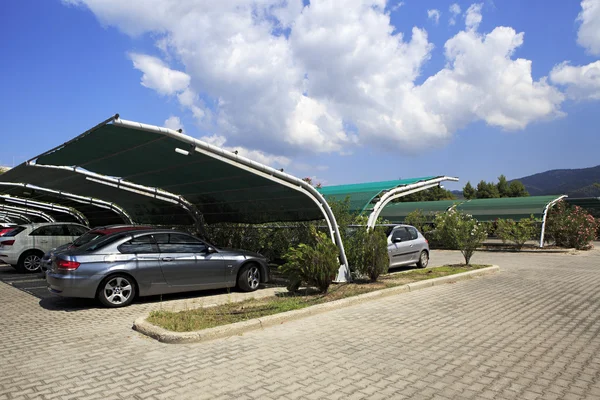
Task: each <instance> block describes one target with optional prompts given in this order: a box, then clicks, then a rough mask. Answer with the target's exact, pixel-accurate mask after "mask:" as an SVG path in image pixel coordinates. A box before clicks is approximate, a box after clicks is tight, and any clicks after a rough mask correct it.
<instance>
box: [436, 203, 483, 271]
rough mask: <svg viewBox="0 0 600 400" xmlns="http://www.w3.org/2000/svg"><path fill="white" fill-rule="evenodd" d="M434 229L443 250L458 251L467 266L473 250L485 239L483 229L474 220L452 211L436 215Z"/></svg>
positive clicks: (469, 216) (466, 215)
mask: <svg viewBox="0 0 600 400" xmlns="http://www.w3.org/2000/svg"><path fill="white" fill-rule="evenodd" d="M435 228H436V230H435V232H436V233H435V236H436V239H437V240H439V241H441V242H442V243H443V244H444V247H445V248H449V249H456V250H460V252H461V253H462V255H463V257H464V258H465V264H467V265H468V264H469V263H470V262H471V257H473V254H474V253H475V250H476V249H477V248H478V247H480V246H481V244H482V243H483V241H484V240H485V239H486V238H487V233H486V231H485V228H484V227H483V226H482V225H480V224H479V223H478V222H477V220H476V219H475V218H473V217H472V216H471V215H468V214H464V213H461V212H457V211H456V210H454V209H451V210H450V211H448V212H446V213H440V214H438V215H436V217H435Z"/></svg>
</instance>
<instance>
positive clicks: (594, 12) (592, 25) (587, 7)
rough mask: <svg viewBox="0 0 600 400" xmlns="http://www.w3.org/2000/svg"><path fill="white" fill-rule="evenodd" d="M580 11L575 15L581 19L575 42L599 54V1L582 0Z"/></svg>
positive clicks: (590, 51)
mask: <svg viewBox="0 0 600 400" xmlns="http://www.w3.org/2000/svg"><path fill="white" fill-rule="evenodd" d="M581 8H582V10H581V12H580V13H579V16H578V17H577V20H578V21H581V25H580V26H579V31H578V32H577V43H579V45H581V46H583V47H585V48H586V50H587V51H588V52H589V53H590V54H593V55H600V1H598V0H583V1H582V2H581Z"/></svg>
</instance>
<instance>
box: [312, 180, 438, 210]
mask: <svg viewBox="0 0 600 400" xmlns="http://www.w3.org/2000/svg"><path fill="white" fill-rule="evenodd" d="M435 178H439V177H435V176H426V177H422V178H410V179H398V180H392V181H382V182H367V183H355V184H350V185H337V186H325V187H322V188H320V189H318V190H319V192H321V194H322V195H323V196H325V198H326V199H327V200H328V201H330V200H334V201H344V200H345V199H346V197H349V198H350V211H351V212H356V213H362V212H364V211H367V210H369V209H370V208H371V207H372V203H374V202H376V200H377V199H378V198H379V197H380V196H381V195H382V194H383V193H385V192H387V191H389V190H392V189H394V188H398V187H402V186H408V185H411V184H414V183H418V182H426V181H429V180H432V179H435Z"/></svg>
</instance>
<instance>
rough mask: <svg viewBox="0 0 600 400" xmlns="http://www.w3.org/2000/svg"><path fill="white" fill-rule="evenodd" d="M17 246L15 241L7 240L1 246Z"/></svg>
mask: <svg viewBox="0 0 600 400" xmlns="http://www.w3.org/2000/svg"><path fill="white" fill-rule="evenodd" d="M13 244H15V241H14V240H5V241H4V242H0V246H12V245H13Z"/></svg>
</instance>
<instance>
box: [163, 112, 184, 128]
mask: <svg viewBox="0 0 600 400" xmlns="http://www.w3.org/2000/svg"><path fill="white" fill-rule="evenodd" d="M164 127H165V128H169V129H173V130H174V131H178V130H179V129H183V124H182V123H181V120H180V119H179V117H176V116H174V115H171V116H170V117H169V118H167V119H166V120H165V123H164Z"/></svg>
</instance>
